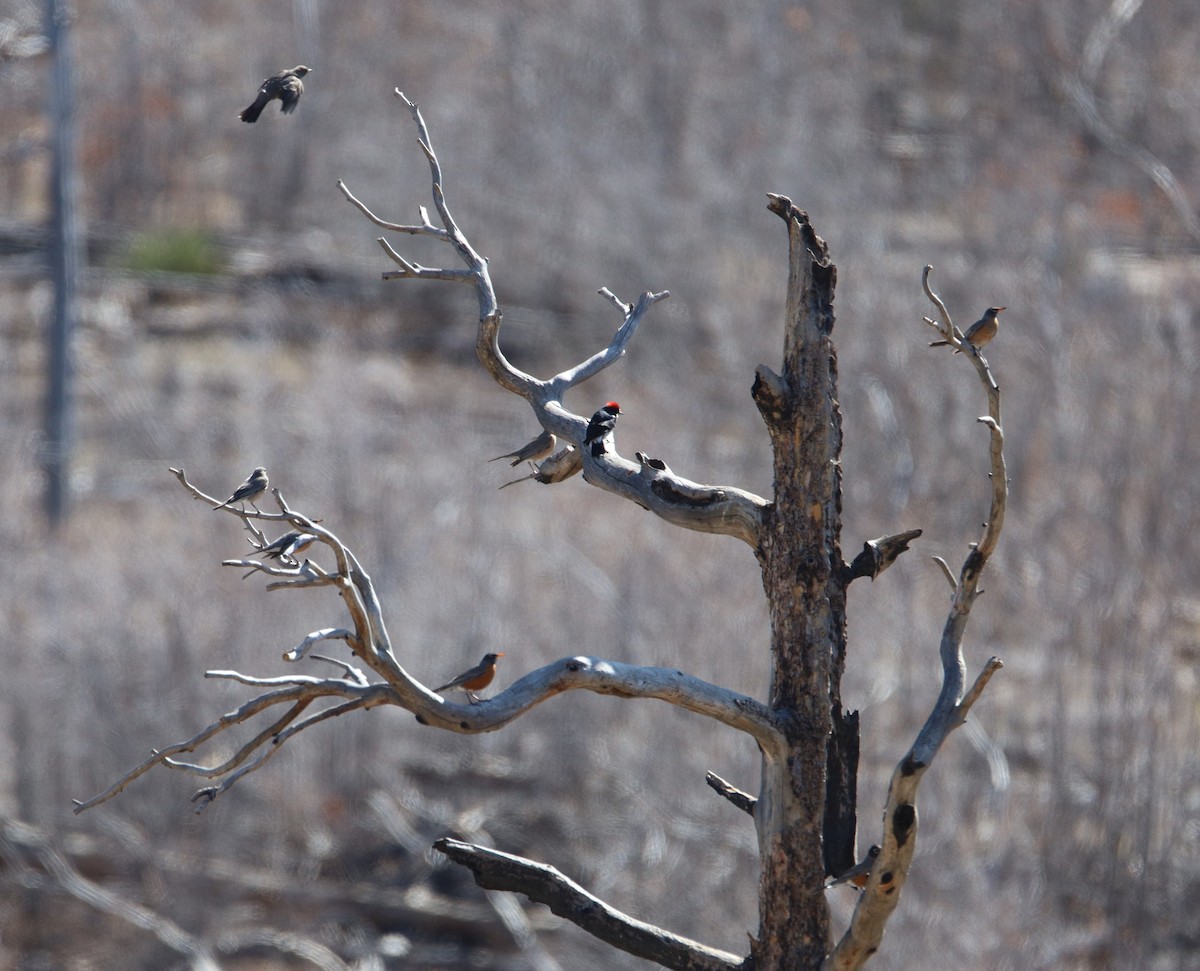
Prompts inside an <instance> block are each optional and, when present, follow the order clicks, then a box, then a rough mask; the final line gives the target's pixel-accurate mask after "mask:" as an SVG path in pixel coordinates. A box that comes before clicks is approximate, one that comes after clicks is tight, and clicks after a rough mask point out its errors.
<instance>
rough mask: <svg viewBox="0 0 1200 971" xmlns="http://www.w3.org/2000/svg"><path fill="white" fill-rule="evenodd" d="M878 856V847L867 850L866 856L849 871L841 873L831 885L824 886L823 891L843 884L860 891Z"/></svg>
mask: <svg viewBox="0 0 1200 971" xmlns="http://www.w3.org/2000/svg"><path fill="white" fill-rule="evenodd" d="M877 856H879V847H878V846H872V847H871V848H870V849H869V850H867V855H866V856H864V857H863V858H862V859H861V860H859V861H858V862H857V863H855V864H854V866H852V867H851V868H850V869H849V870H847V871H846V872H845V873H843V874H842V875H841V876H840V877H838V878H837V879H836V880H834V881H833V882H832V883H830V884H828V885H826V887H825V889H826V890H828V889H829V888H830V887H836V886H839V885H840V884H843V883H850V884H853V885H854V886H856V887H858V889H859V890H861V889H862V888H863V887H865V886H866V885H867V878H868V877H869V876H870V875H871V867H873V866H874V865H875V857H877Z"/></svg>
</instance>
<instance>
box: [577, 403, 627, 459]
mask: <svg viewBox="0 0 1200 971" xmlns="http://www.w3.org/2000/svg"><path fill="white" fill-rule="evenodd" d="M621 414H624V412H623V411H621V406H620V405H619V404H617V403H616V402H615V401H610V402H608V403H607V404H606V405H605V406H604V407H603V408H601V409H600V410H599V411H597V412H596V413H595V414H594V415H592V419H591V421H589V422H588V426H587V431H586V432H584V435H583V444H584V445H589V446H591V452H592V457H593V458H596V457H598V456H601V455H603V454H604V453H605V452H607V451H608V449H609V446H610V445H612V439H613V429H615V428H616V427H617V415H621Z"/></svg>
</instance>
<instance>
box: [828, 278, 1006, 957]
mask: <svg viewBox="0 0 1200 971" xmlns="http://www.w3.org/2000/svg"><path fill="white" fill-rule="evenodd" d="M932 269H933V267H931V266H926V267H925V271H924V274H923V275H922V280H921V282H922V286H923V287H924V289H925V293H926V295H927V296H928V297H929V299H930V301H931V302H932V303H933V305H934V306H935V307H936V308H937V310H938V314H939V316H940V318H941V321H942V324H943V327H942V328H941V330H942V333H943V334H944V335H946V336H947V337H950V336H952V335H957V334H958V331H957V330H956V328H955V327H954V323H953V321H952V320H951V319H950V313H949V311H948V310H947V309H946V305H945V303H943V301H942V299H941V298H940V297H939V296H938V295H937V294H936V293H934V292H933V290H932V289H931V288H930V286H929V274H930V271H931V270H932ZM926 321H927V322H929V323H933V322H932V321H930V320H929V318H926ZM962 357H963V359H964V360H968V361H971V363H972V365H973V366H974V367H975V370H976V372H977V374H978V376H979V380H980V383H981V384H982V385H983V389H984V393H985V394H986V396H987V401H988V415H986V416H985V417H983V418H980V419H979V421H980V422H981V423H982V424H983V425H984V426H985V427H986V428H987V429H988V438H989V449H988V454H989V458H990V464H991V473H990V477H991V484H992V488H991V499H990V510H989V514H988V519H987V522H986V523H985V524H984V527H983V535H982V537H981V538H980V540H979V542H978V543H974V544H972V549H971V552H970V553H968V554H967V557H966V559H965V560H964V562H963V565H962V569H961V570H960V572H959V576H958V580H957V581H955V580H954V577H953V575H952V574H951V573H950V570H949V567H948V566H947V565H946V564H945V561H940V565H941V567H942V569H943V570H944V571H945V573H946V576H947V578H948V579H950V581H951V585H952V586H953V588H954V592H953V599H952V602H951V605H950V611H949V614H948V616H947V618H946V623H945V626H944V627H943V629H942V639H941V645H940V647H939V653H940V656H941V661H942V689H941V692H940V693H939V695H938V698H937V701H936V702H935V703H934V706H933V710H932V711H931V712H930V714H929V717H928V718H927V719H926V721H925V724H924V726H923V727H922V728H921V731H920V732H919V733H918V734H917V738H916V741H914V742H913V745H912V748H910V749H909V750H908V752H907V754H906V755H905V756H904V758H903V759H901V760H900V763H899V765H897V766H896V769H895V771H894V772H893V773H892V780H891V784H890V786H889V787H888V796H887V804H886V806H885V808H884V814H883V838H882V839H881V840H880V846H881V849H880V853H879V856H878V858H877V859H876V860H875V864H874V866H873V867H872V868H871V875H870V877H869V878H868V881H867V885H866V887H865V889H864V892H863V894H862V897H861V898H860V899H859V902H858V906H857V907H856V908H855V910H854V916H853V918H852V919H851V921H850V926H849V928H847V930H846V933H845V934H844V935H843V937H842V939H841V940H840V941H839V942H838V944H837V947H836V948H835V949H834V950H833V953H832V954H830V956H829V958H828V959H827V960H826V962H825V971H852V969H856V968H861V967H862V966H863V965H864V964H865V963H866V962H867V960H868V959H869V958H870V957H871V955H872V954H874V953H875V951H876V950H878V949H879V945H880V943H881V942H882V940H883V932H884V928H885V926H886V924H887V921H888V919H889V918H890V917H891V915H892V912H893V911H894V910H895V909H896V907H897V906H898V904H899V903H900V894H901V890H902V889H903V887H904V884H905V881H906V880H907V878H908V871H909V867H910V866H911V865H912V859H913V854H914V853H915V852H916V844H917V788H918V786H919V785H920V783H921V779H922V778H923V777H924V775H925V771H926V770H927V769H928V768H929V765H930V763H931V762H932V761H933V758H934V756H935V755H937V752H938V750H939V749H940V748H941V746H942V743H943V742H945V740H946V738H947V737H948V736H949V735H950V733H951V732H952V731H954V729H956V728H957V727H958V726H959V725H961V724H962V723H963V722H964V721H965V720H966V717H967V713H968V712H969V711H970V710H971V706H972V705H974V704H975V702H976V701H977V700H978V699H979V696H980V695H981V694H982V693H983V690H984V688H985V687H987V683H988V682H989V681H990V680H991V678H992V675H993V674H995V673H996V672H997V671H998V670H1000V668H1002V667H1003V666H1004V665H1003V663H1002V662H1001V661H1000V659H999V658H995V657H993V658H991V659H989V660H988V662H987V663H986V664H985V665H984V667H983V670H982V671H981V672H980V674H979V676H978V677H977V678H976V679H975V683H974V684H973V685H972V687H971V689H970V690H969V691H966V692H965V693H964V688H965V685H966V671H967V666H966V661H965V660H964V658H963V652H962V642H963V635H964V634H965V632H966V627H967V620H968V618H969V616H970V613H971V607H972V606H973V605H974V603H975V599H976V598H977V597H978V596H979V594H980V593H981V591H980V590H979V580H980V577H981V576H982V574H983V568H984V566H985V565H986V564H987V561H988V559H989V558H990V557H991V555H992V553H993V551H994V550H995V548H996V543H997V542H998V541H999V539H1000V530H1001V528H1002V526H1003V525H1004V510H1005V507H1006V505H1007V503H1008V478H1007V473H1006V470H1005V464H1004V431H1003V427H1002V425H1001V423H1000V389H999V387H998V386H997V385H996V382H995V381H994V380H993V378H992V374H991V371H990V369H989V368H988V364H987V361H986V360H985V359H984V357H983V355H981V354H964V355H962ZM955 360H957V358H955Z"/></svg>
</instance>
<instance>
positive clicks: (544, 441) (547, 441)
mask: <svg viewBox="0 0 1200 971" xmlns="http://www.w3.org/2000/svg"><path fill="white" fill-rule="evenodd" d="M557 441H558V439H556V438H555V437H554V435H553V434H552V433H551V432H548V431H543V432H542V433H541V434H540V435H538V437H537V438H535V439H533V441H530V442H526V443H525V444H524V445H522V446H521V447H520V448H519V449H517V450H516V451H515V452H507V453H505V454H504V455H497V456H496V457H495V458H494V459H488V461H489V462H499V461H500V460H501V459H512V461H511V462H510V463H509V465H511V466H512V467H514V468H515V467H516V466H518V465H520V464H521V463H522V462H524V461H525V460H526V459H528V460H529V461H530V462H535V461H537V460H538V459H540V458H541V457H542V456H543V455H549V454H550V453H551V452H553V451H554V445H555V443H556V442H557ZM500 488H502V489H503V488H504V487H503V486H501V487H500Z"/></svg>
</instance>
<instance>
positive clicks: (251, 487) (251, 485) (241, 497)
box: [213, 465, 268, 512]
mask: <svg viewBox="0 0 1200 971" xmlns="http://www.w3.org/2000/svg"><path fill="white" fill-rule="evenodd" d="M267 484H268V480H267V470H266V469H264V468H263V467H262V466H261V465H260V466H259V467H258V468H257V469H255V470H254V471H253V472H251V473H250V474H249V475H248V476H247V477H246V481H245V482H243V483H242V484H241V485H240V486H238V487H237V488H236V489H234V490H233V495H232V496H230V497H229V498H228V499H226V500H225V501H224V502H223V503H221V505H219V506H213V509H224V508H225V507H226V506H228V505H230V504H232V503H235V502H240V503H241V504H242V511H243V512H245V510H246V503H250V505H252V506H254V500H255V499H257V498H258V497H259V496H261V495H262V494H263V493H264V492H266V491H267ZM254 509H255V511H258V506H254Z"/></svg>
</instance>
